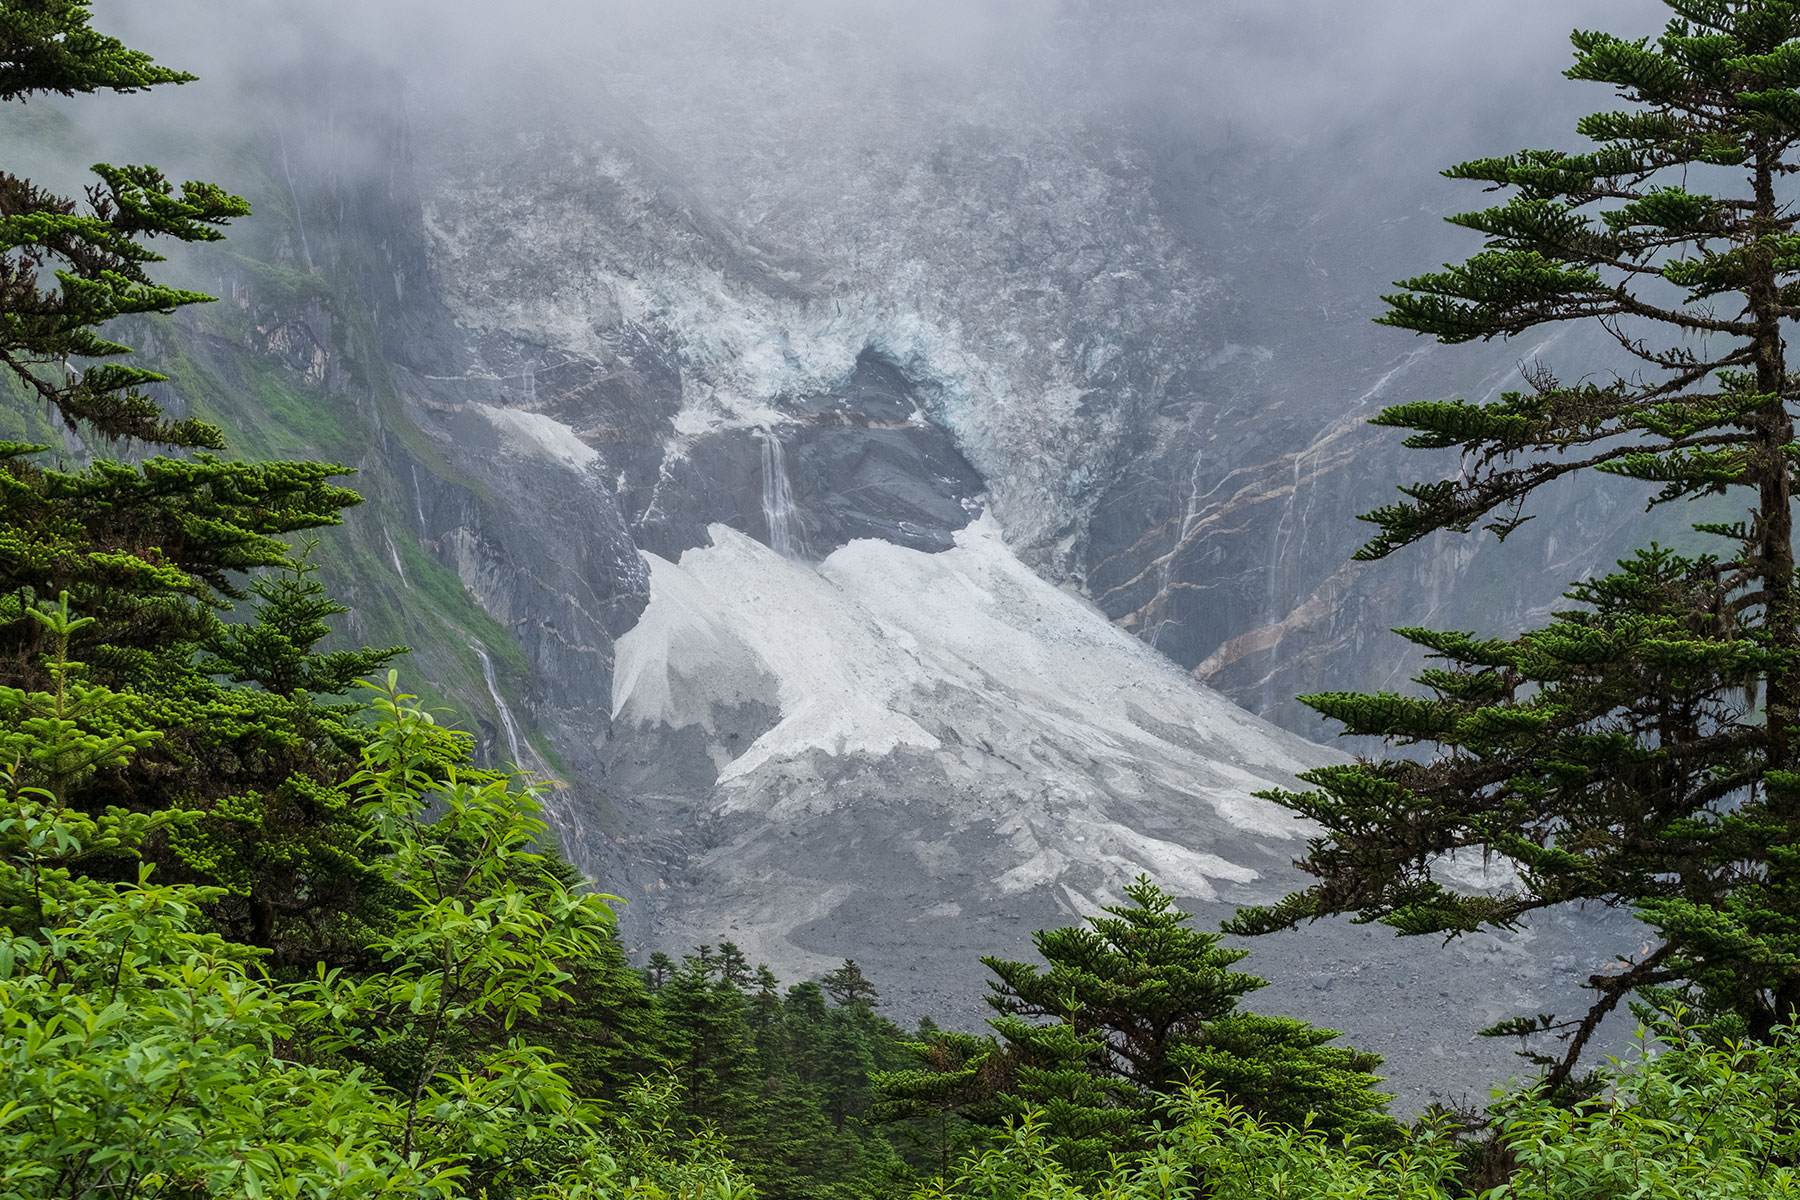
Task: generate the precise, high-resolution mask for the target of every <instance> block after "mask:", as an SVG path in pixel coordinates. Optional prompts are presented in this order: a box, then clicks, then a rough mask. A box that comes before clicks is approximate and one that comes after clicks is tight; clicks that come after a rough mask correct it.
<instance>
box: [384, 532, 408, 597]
mask: <svg viewBox="0 0 1800 1200" xmlns="http://www.w3.org/2000/svg"><path fill="white" fill-rule="evenodd" d="M381 536H382V538H383V539H385V540H386V541H387V548H388V554H389V556H390V557H392V558H393V560H394V573H395V574H396V575H398V576H400V586H401V587H403V588H405V589H406V590H407V591H409V592H410V591H412V584H411V583H409V582H407V579H406V567H405V566H403V565H402V564H401V562H400V547H398V546H396V545H394V535H393V534H391V533H389V532H388V531H387V530H385V529H384V530H382V531H381Z"/></svg>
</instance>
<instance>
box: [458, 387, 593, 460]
mask: <svg viewBox="0 0 1800 1200" xmlns="http://www.w3.org/2000/svg"><path fill="white" fill-rule="evenodd" d="M470 407H471V408H473V409H475V410H476V411H477V412H479V413H480V414H481V415H482V416H484V417H486V418H487V419H488V420H489V421H491V422H492V423H493V425H494V428H496V429H498V430H499V431H500V432H501V433H502V434H504V435H507V439H506V440H507V444H508V445H509V446H512V447H515V448H519V447H523V448H525V449H528V450H530V451H532V452H535V453H537V454H539V455H542V456H543V457H545V458H549V459H551V460H553V461H555V462H559V463H562V464H563V465H564V466H566V467H568V468H569V469H570V470H574V471H581V470H585V469H587V467H588V466H589V465H590V464H591V463H593V462H594V461H595V460H597V459H598V458H599V457H600V452H599V451H597V450H595V449H594V448H593V447H592V446H590V445H588V444H587V443H586V442H584V441H582V440H581V439H580V438H579V437H576V436H575V431H574V430H573V429H571V428H569V427H568V426H567V425H564V424H563V423H562V422H561V421H558V420H555V419H554V418H552V417H547V416H545V415H544V414H543V413H534V412H527V411H525V410H524V409H520V408H494V407H492V406H490V405H486V404H472V405H470Z"/></svg>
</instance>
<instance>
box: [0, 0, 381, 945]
mask: <svg viewBox="0 0 1800 1200" xmlns="http://www.w3.org/2000/svg"><path fill="white" fill-rule="evenodd" d="M88 7H89V6H88V4H87V3H86V0H31V2H29V3H14V4H7V5H6V6H5V7H4V9H0V100H8V101H17V102H23V101H24V100H26V99H27V98H28V97H31V96H38V95H42V94H44V93H53V94H61V95H65V96H69V95H75V94H79V93H91V92H96V91H115V92H135V91H139V90H142V89H145V88H150V87H158V86H164V85H175V84H180V83H183V82H186V81H188V80H190V79H191V78H192V77H191V76H189V75H186V74H184V73H182V72H179V71H175V70H171V69H168V68H164V67H161V66H158V65H156V64H155V63H153V62H152V61H151V60H150V59H149V58H148V57H147V56H145V55H143V54H142V53H139V52H137V51H133V50H131V49H129V48H127V47H126V46H124V45H123V44H121V43H120V42H119V41H118V40H117V39H114V38H111V37H108V36H106V35H104V34H102V33H99V32H97V31H96V30H94V29H93V28H92V27H91V26H90V23H89V17H90V14H89V11H88ZM95 173H96V176H97V179H98V182H97V183H96V184H95V185H93V186H92V187H90V188H89V189H88V191H87V194H86V197H85V202H77V201H76V200H73V199H69V198H65V197H61V196H57V195H54V194H52V193H49V192H47V191H45V190H44V189H42V188H40V187H38V186H37V185H35V184H33V183H32V182H31V181H29V180H25V179H20V178H17V177H15V176H12V175H5V174H0V403H9V404H13V405H15V406H18V407H21V408H23V409H25V410H26V412H27V416H31V415H32V414H33V413H34V412H35V411H36V410H44V411H47V412H48V414H49V416H50V418H51V419H52V420H53V421H55V422H58V423H60V424H61V425H62V426H63V427H64V429H65V430H66V431H67V435H66V443H67V445H66V447H65V448H64V451H66V452H64V451H59V454H58V455H57V457H55V458H52V457H51V456H50V453H49V452H50V447H48V446H46V445H43V444H37V443H22V442H8V443H4V444H0V686H9V687H12V688H15V689H20V690H22V691H24V692H26V693H31V692H37V691H41V690H42V689H44V688H45V687H47V686H48V685H49V683H50V678H49V676H48V674H47V668H46V666H45V664H46V662H48V661H50V660H49V658H48V657H47V653H48V652H49V651H50V650H51V649H53V647H52V646H51V645H50V644H49V642H48V641H47V640H46V639H47V633H46V631H45V629H44V628H43V626H42V625H41V624H40V623H39V622H37V621H36V620H34V619H32V616H31V614H32V612H33V611H34V608H35V607H36V605H37V604H38V603H39V602H41V601H44V600H49V599H54V598H56V597H58V596H65V595H66V596H67V597H68V599H69V601H70V602H71V603H72V604H73V606H74V608H75V609H76V610H77V611H79V612H80V613H81V614H82V617H83V620H82V622H80V623H79V628H78V630H77V632H75V633H74V634H73V635H72V636H73V639H74V640H73V641H72V643H71V644H70V645H69V646H67V647H64V648H63V652H64V653H66V654H68V655H70V656H72V657H74V658H78V659H80V660H82V661H83V662H85V663H86V664H87V670H88V672H89V674H90V676H91V678H92V681H93V682H94V683H95V684H97V685H104V686H108V687H111V688H115V689H118V691H119V692H120V694H122V695H125V696H128V697H129V698H130V702H131V703H132V704H133V705H135V706H136V712H135V716H134V719H135V720H136V721H138V722H139V723H141V724H142V725H144V726H145V727H148V728H153V729H155V730H157V731H158V732H159V733H160V734H161V736H160V737H159V738H158V740H157V742H156V744H155V745H154V746H152V747H149V748H147V749H146V750H145V752H143V753H141V754H139V755H136V756H134V757H133V758H132V759H131V760H130V761H129V762H128V763H126V764H125V765H124V766H123V768H122V769H118V770H109V771H107V772H103V773H100V774H97V775H95V776H93V777H91V778H89V779H87V780H85V781H83V782H81V783H80V784H78V785H76V786H75V790H74V791H73V792H72V793H71V795H70V796H69V797H68V799H69V801H70V803H72V804H74V805H76V806H78V807H89V808H94V809H96V810H97V809H99V808H101V807H104V806H106V805H124V806H128V807H131V808H134V809H137V810H140V811H145V812H151V811H188V810H200V811H204V812H206V814H207V816H206V819H205V820H204V821H201V822H189V823H187V824H186V825H184V826H181V827H177V828H171V829H169V830H167V831H165V840H164V841H162V842H160V843H158V844H156V845H155V846H154V847H153V849H154V850H155V851H156V852H157V853H159V854H160V856H161V858H162V861H163V864H164V866H165V867H178V868H180V869H181V870H182V871H183V872H184V873H185V874H186V875H187V876H190V877H191V876H194V875H198V876H200V877H202V878H204V879H206V880H208V881H209V882H215V883H220V884H223V885H224V886H225V887H226V889H227V892H228V899H226V900H225V901H224V902H222V903H221V905H220V906H219V909H220V915H221V916H222V918H223V919H224V921H225V924H226V927H227V928H228V929H229V930H231V931H232V932H233V933H234V935H235V936H239V937H244V938H247V939H249V940H252V941H254V942H256V943H258V944H260V945H263V946H267V947H271V948H275V949H277V950H278V951H281V952H284V953H285V952H287V951H290V950H291V951H292V952H293V955H294V957H297V958H299V959H303V960H304V959H307V958H308V956H309V955H313V954H314V953H316V952H318V951H320V949H321V947H322V946H323V945H324V944H325V943H328V942H331V943H336V944H338V945H340V946H354V945H358V944H360V942H361V940H362V939H361V937H360V935H359V934H356V933H355V932H354V931H353V930H350V929H348V928H345V927H342V925H341V922H342V919H343V918H344V917H345V915H346V914H347V913H349V912H351V911H352V910H354V909H355V908H356V907H357V906H358V905H360V904H362V903H363V902H364V901H365V900H366V899H367V898H368V892H369V887H370V885H371V883H372V877H371V876H370V875H369V873H368V872H367V870H366V868H365V867H364V865H363V864H362V863H361V862H360V856H359V854H358V852H357V848H356V847H357V844H358V842H359V840H360V838H361V837H362V830H361V829H360V827H359V820H360V818H359V817H358V816H357V814H356V813H355V811H354V806H353V805H351V804H349V803H348V801H347V800H346V799H345V797H344V796H343V794H342V793H341V791H340V790H339V788H338V785H339V784H340V783H341V782H342V781H343V780H344V779H345V778H347V776H348V775H349V774H350V773H351V772H352V771H354V770H355V765H356V761H357V757H358V751H359V747H360V744H361V741H362V738H363V736H364V735H363V733H362V732H360V721H359V720H357V719H354V718H353V717H352V716H351V712H350V709H348V708H345V707H343V706H338V707H336V708H333V707H332V706H331V705H330V704H319V703H316V700H315V698H316V697H319V696H330V695H332V694H334V693H337V692H340V691H341V690H342V689H343V688H344V687H346V686H347V685H348V684H349V683H350V682H351V681H352V680H353V679H355V678H356V677H358V676H360V675H363V674H366V673H368V672H370V671H373V670H375V669H377V668H379V667H380V666H382V665H383V664H384V663H385V662H387V660H388V659H389V658H391V657H392V656H393V654H394V653H396V651H395V650H392V649H390V650H374V651H369V650H364V651H357V650H341V651H334V652H330V653H321V652H319V650H318V649H317V645H318V643H319V642H320V640H321V639H322V638H324V637H325V636H326V635H327V633H328V632H329V625H328V621H329V619H330V618H331V617H332V616H335V615H337V614H339V613H341V612H343V611H344V610H343V608H342V606H339V605H336V604H335V603H333V602H332V601H330V599H329V598H328V597H326V596H325V595H324V592H323V589H322V588H321V587H320V586H319V585H318V584H317V582H316V581H315V580H313V579H312V578H311V567H310V566H309V565H306V564H305V563H304V562H303V561H302V562H300V563H298V564H296V563H295V561H294V551H293V548H292V547H291V546H290V544H289V542H288V541H287V538H288V537H289V536H290V535H294V534H301V533H304V532H305V531H308V530H312V529H316V528H320V527H323V526H328V525H333V524H336V523H338V521H339V519H340V514H341V512H342V511H343V510H344V509H345V508H347V507H349V506H351V505H353V504H355V503H357V502H358V498H357V496H356V495H355V493H353V492H350V491H348V490H346V489H344V488H342V487H340V486H338V485H337V484H336V483H335V479H336V478H337V477H339V476H342V475H344V474H346V473H347V472H346V470H345V468H342V467H338V466H333V465H330V464H325V463H314V462H276V463H266V464H251V463H244V462H233V461H227V460H225V459H222V458H220V457H216V456H214V455H213V454H212V453H210V452H212V451H218V450H221V449H223V448H224V436H223V433H222V431H221V430H219V429H218V428H217V427H215V426H213V425H210V424H208V423H206V422H204V421H202V420H199V419H186V420H169V419H167V418H166V417H165V415H164V413H163V412H162V409H161V408H160V406H159V405H158V404H157V402H156V401H155V400H154V399H153V398H152V396H151V395H150V394H149V392H148V391H147V390H146V389H147V388H148V387H149V386H150V385H153V384H157V383H160V382H163V379H162V377H161V376H159V375H156V374H155V373H153V372H150V371H146V370H142V369H139V368H135V367H130V366H126V365H123V364H121V363H120V362H118V361H117V360H118V359H120V358H122V357H123V356H125V355H128V354H129V353H130V350H129V348H128V347H126V346H124V345H122V344H119V343H118V342H116V341H113V340H110V339H109V338H107V337H106V336H104V333H103V326H105V325H106V324H107V323H108V322H110V321H112V320H114V319H115V318H118V317H124V316H132V315H142V314H150V313H168V312H172V311H175V310H177V309H180V308H183V307H186V306H188V305H192V304H197V303H202V302H204V301H206V300H208V299H210V297H207V296H204V295H201V294H199V293H196V292H189V291H185V290H182V289H178V288H171V287H167V286H165V285H162V284H159V283H157V282H156V281H155V279H154V278H152V276H151V274H150V268H151V266H152V265H153V264H155V263H157V262H158V261H160V260H161V256H160V255H158V254H156V253H155V252H153V251H152V250H151V249H150V248H149V244H148V243H149V242H150V240H151V239H154V238H164V239H171V240H174V241H181V242H210V241H215V240H217V239H219V238H220V237H222V236H223V227H224V226H225V225H226V224H227V223H228V222H229V221H230V220H232V219H234V218H238V217H242V216H245V215H247V213H248V211H249V210H248V207H247V206H246V205H245V203H244V202H243V201H242V200H241V199H239V198H237V197H235V196H232V195H230V194H229V193H227V192H226V191H224V190H223V189H221V188H219V187H218V186H216V185H213V184H209V183H188V184H185V185H183V186H182V187H181V188H179V189H177V188H176V187H175V186H174V185H173V184H171V183H169V182H168V181H167V180H166V179H164V178H163V176H162V175H161V174H160V173H159V172H158V171H157V170H156V169H155V168H154V167H148V166H128V167H113V166H106V165H101V166H98V167H96V168H95ZM37 423H38V424H40V425H41V421H39V422H37ZM30 426H31V422H29V421H28V422H27V427H28V428H29V427H30ZM156 450H162V451H168V452H171V453H170V454H169V455H167V456H163V457H151V458H148V459H140V460H137V461H115V460H113V459H109V458H107V457H105V455H107V454H116V455H120V456H121V457H122V456H124V454H125V453H126V452H127V451H129V452H130V453H131V454H133V455H137V454H141V453H143V452H146V451H156ZM89 453H94V454H99V455H101V457H99V458H97V459H96V461H93V462H92V463H91V465H89V466H86V467H83V468H80V469H71V468H69V467H68V466H67V465H66V463H64V462H62V461H61V460H62V459H63V458H72V459H74V460H76V461H81V460H82V459H84V458H85V457H86V456H87V455H88V454H89ZM266 569H275V570H278V571H279V570H287V571H289V572H290V573H289V574H287V575H285V576H280V577H276V578H272V579H263V580H259V581H257V582H255V583H254V584H252V585H251V587H250V591H249V593H248V594H249V598H250V599H251V600H252V601H253V603H254V604H255V607H256V611H255V614H254V619H253V620H252V621H250V622H249V623H247V624H240V625H233V626H229V627H228V626H226V625H225V624H224V623H223V622H222V621H221V618H220V614H221V613H222V612H224V611H226V610H228V609H229V608H230V607H231V606H232V604H233V603H234V602H235V601H238V600H241V599H244V598H245V596H246V593H245V591H244V587H245V581H246V579H247V577H248V576H249V575H250V574H251V573H253V572H257V571H260V570H266ZM364 915H365V916H366V915H367V914H364ZM352 924H354V922H352Z"/></svg>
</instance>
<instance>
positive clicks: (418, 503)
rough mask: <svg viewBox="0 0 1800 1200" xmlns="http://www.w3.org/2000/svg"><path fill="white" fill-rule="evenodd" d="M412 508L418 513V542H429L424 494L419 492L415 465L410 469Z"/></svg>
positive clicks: (417, 472) (429, 535) (417, 473)
mask: <svg viewBox="0 0 1800 1200" xmlns="http://www.w3.org/2000/svg"><path fill="white" fill-rule="evenodd" d="M412 481H413V507H414V508H415V509H417V510H418V513H419V540H420V541H426V542H428V541H430V540H431V534H430V532H428V531H427V530H426V528H425V493H424V492H422V491H420V490H419V468H418V466H417V465H416V464H415V465H414V466H413V469H412Z"/></svg>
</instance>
